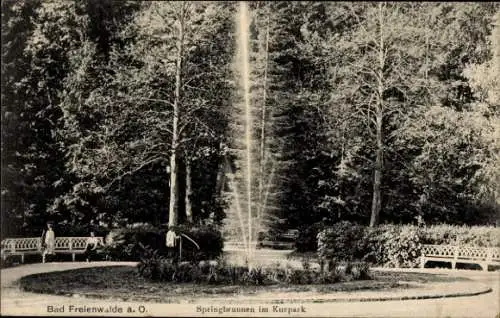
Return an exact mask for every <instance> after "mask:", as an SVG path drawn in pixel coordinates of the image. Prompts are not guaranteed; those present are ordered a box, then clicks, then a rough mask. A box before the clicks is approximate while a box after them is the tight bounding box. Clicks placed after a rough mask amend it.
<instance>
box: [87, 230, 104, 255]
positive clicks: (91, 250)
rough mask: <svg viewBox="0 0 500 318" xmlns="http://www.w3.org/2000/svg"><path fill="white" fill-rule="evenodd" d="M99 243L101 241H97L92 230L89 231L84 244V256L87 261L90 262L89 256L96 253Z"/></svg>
mask: <svg viewBox="0 0 500 318" xmlns="http://www.w3.org/2000/svg"><path fill="white" fill-rule="evenodd" d="M100 243H101V242H100V241H99V238H97V237H96V236H95V233H94V231H91V232H90V237H89V238H88V239H87V243H86V244H85V257H86V259H87V262H90V259H91V257H92V256H95V255H96V254H97V253H96V249H97V246H99V244H100Z"/></svg>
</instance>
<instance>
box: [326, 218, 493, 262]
mask: <svg viewBox="0 0 500 318" xmlns="http://www.w3.org/2000/svg"><path fill="white" fill-rule="evenodd" d="M499 235H500V230H499V229H498V228H496V227H486V226H470V227H469V226H453V225H431V226H417V225H394V224H383V225H380V226H379V227H377V228H371V227H367V226H361V225H357V224H353V223H350V222H340V223H337V224H335V225H334V226H331V227H327V228H325V229H324V230H323V231H321V232H320V234H319V235H318V248H317V251H318V256H319V257H320V259H325V260H330V259H331V260H363V261H366V262H369V263H371V264H375V265H378V266H387V267H416V266H418V265H419V257H420V255H421V249H422V244H445V245H463V246H475V247H493V248H498V247H500V242H499V241H498V237H499Z"/></svg>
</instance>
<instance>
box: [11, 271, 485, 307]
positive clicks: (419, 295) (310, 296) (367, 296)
mask: <svg viewBox="0 0 500 318" xmlns="http://www.w3.org/2000/svg"><path fill="white" fill-rule="evenodd" d="M136 264H137V263H135V262H93V263H47V264H30V265H23V266H19V267H14V268H8V269H2V284H1V285H2V296H4V291H5V290H6V289H10V290H11V291H13V289H14V290H15V292H14V293H15V294H16V296H21V295H22V294H24V295H29V294H33V295H40V296H42V295H47V296H51V297H61V298H63V299H69V298H70V297H71V296H73V297H81V298H85V299H89V300H110V299H112V300H115V301H123V302H125V301H140V300H135V299H120V298H108V297H103V296H102V294H96V293H78V294H73V295H54V294H40V293H35V292H26V291H23V290H21V289H20V288H19V279H21V278H22V277H25V276H28V275H32V274H38V273H48V272H54V271H56V272H57V271H65V270H71V269H79V268H88V267H101V266H117V265H118V266H135V265H136ZM374 270H377V271H400V272H419V273H433V274H436V273H438V274H444V275H453V276H455V275H457V276H462V275H467V273H463V272H462V273H460V272H457V271H450V270H428V269H427V270H426V269H424V270H422V269H385V268H375V269H374ZM461 274H462V275H461ZM428 286H429V287H432V289H429V288H424V289H420V290H419V289H407V290H391V291H355V292H333V293H330V294H327V295H325V294H323V293H315V292H284V293H283V294H282V295H281V296H282V297H276V296H278V295H277V294H276V293H266V292H263V293H259V294H258V295H255V296H248V295H241V296H235V297H232V298H231V299H227V298H223V297H197V298H196V299H192V300H185V298H186V297H180V298H181V300H179V301H176V300H172V301H170V302H168V301H167V302H165V303H170V304H175V303H189V304H196V303H204V302H210V303H219V302H223V303H268V304H284V303H326V302H376V301H406V300H424V299H438V298H454V297H468V296H477V295H481V294H487V293H490V292H492V289H491V288H490V287H489V286H486V285H484V284H482V283H479V282H475V281H467V282H450V283H442V282H441V283H430V284H428ZM360 294H364V295H363V296H359V295H360ZM5 296H7V298H9V294H6V295H5ZM3 298H4V297H2V299H3ZM183 298H184V299H183ZM150 299H151V300H150V301H147V302H152V303H161V301H160V300H161V299H159V298H158V299H154V297H153V298H150ZM143 301H144V300H143ZM2 302H3V301H2Z"/></svg>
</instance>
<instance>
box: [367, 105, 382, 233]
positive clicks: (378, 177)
mask: <svg viewBox="0 0 500 318" xmlns="http://www.w3.org/2000/svg"><path fill="white" fill-rule="evenodd" d="M376 126H377V128H376V129H377V132H376V138H377V150H376V158H375V172H374V175H373V200H372V213H371V218H370V226H371V227H374V226H376V225H377V224H378V222H379V216H380V210H381V208H382V202H381V201H382V200H381V193H380V186H381V183H382V170H383V155H384V148H383V143H382V115H381V112H380V114H377V119H376Z"/></svg>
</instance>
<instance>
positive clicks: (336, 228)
mask: <svg viewBox="0 0 500 318" xmlns="http://www.w3.org/2000/svg"><path fill="white" fill-rule="evenodd" d="M363 231H364V228H363V227H362V226H360V225H357V224H353V223H351V222H347V221H342V222H339V223H336V224H334V225H333V226H331V227H329V228H327V229H325V230H323V231H321V232H320V233H319V234H318V256H319V257H320V258H325V259H337V260H344V261H350V260H353V259H358V257H360V256H361V255H362V254H363V251H359V246H361V245H362V244H361V242H360V241H361V240H362V239H363Z"/></svg>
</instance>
